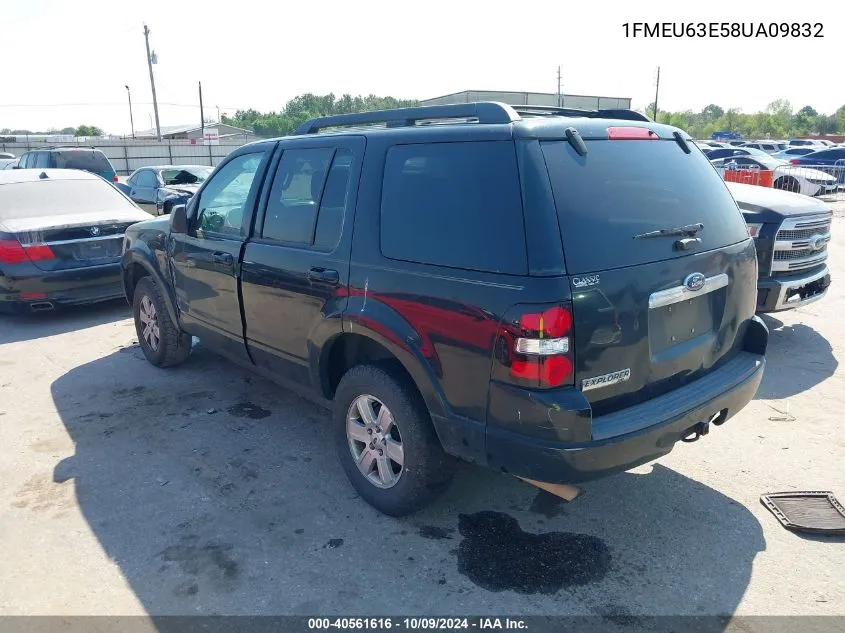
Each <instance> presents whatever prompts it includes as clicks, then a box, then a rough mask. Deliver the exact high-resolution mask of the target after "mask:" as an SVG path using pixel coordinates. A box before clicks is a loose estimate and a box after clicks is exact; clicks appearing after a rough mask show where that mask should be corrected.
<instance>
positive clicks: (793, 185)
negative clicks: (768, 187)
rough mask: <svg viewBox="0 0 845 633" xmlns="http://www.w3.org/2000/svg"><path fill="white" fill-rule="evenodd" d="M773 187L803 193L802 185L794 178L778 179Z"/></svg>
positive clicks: (784, 177)
mask: <svg viewBox="0 0 845 633" xmlns="http://www.w3.org/2000/svg"><path fill="white" fill-rule="evenodd" d="M773 186H774V188H775V189H783V190H784V191H791V192H793V193H798V192H800V191H801V185H800V184H799V183H798V181H797V180H796V179H795V178H793V177H792V176H783V177H781V178H778V179H777V180H775V182H774V185H773Z"/></svg>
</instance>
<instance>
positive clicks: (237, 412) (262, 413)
mask: <svg viewBox="0 0 845 633" xmlns="http://www.w3.org/2000/svg"><path fill="white" fill-rule="evenodd" d="M226 411H227V413H228V414H229V415H233V416H235V417H236V418H250V419H252V420H260V419H261V418H266V417H267V416H269V415H270V414H271V413H272V411H269V410H268V409H264V408H262V407H259V406H258V405H257V404H253V403H251V402H241V403H239V404H236V405H233V406H231V407H229V408H228V409H226Z"/></svg>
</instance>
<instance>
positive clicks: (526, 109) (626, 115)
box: [511, 105, 651, 121]
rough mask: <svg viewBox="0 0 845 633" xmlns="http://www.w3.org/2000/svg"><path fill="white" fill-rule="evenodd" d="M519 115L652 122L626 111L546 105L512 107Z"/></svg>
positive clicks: (632, 111) (637, 113) (635, 113)
mask: <svg viewBox="0 0 845 633" xmlns="http://www.w3.org/2000/svg"><path fill="white" fill-rule="evenodd" d="M511 107H512V108H513V109H514V111H515V112H516V113H517V114H520V115H528V116H531V115H534V116H538V115H539V116H582V117H586V118H590V119H622V120H625V121H651V119H649V118H648V117H647V116H645V115H644V114H641V113H639V112H636V111H635V110H626V109H622V108H620V109H603V110H579V109H578V108H559V107H557V106H546V105H517V106H511Z"/></svg>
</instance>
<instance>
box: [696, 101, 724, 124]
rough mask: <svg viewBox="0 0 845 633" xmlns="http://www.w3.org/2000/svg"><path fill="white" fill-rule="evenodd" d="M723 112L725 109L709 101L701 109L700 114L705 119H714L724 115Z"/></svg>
mask: <svg viewBox="0 0 845 633" xmlns="http://www.w3.org/2000/svg"><path fill="white" fill-rule="evenodd" d="M724 114H725V111H724V110H723V109H722V108H720V107H719V106H717V105H716V104H715V103H711V104H710V105H708V106H707V107H705V108H704V109H703V110H702V111H701V116H703V117H704V118H705V119H706V120H707V121H715V120H716V119H718V118H721V117H722V116H724Z"/></svg>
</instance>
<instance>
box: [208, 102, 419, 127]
mask: <svg viewBox="0 0 845 633" xmlns="http://www.w3.org/2000/svg"><path fill="white" fill-rule="evenodd" d="M414 105H417V102H416V101H413V100H403V99H395V98H393V97H377V96H376V95H369V96H366V97H362V96H356V97H353V96H352V95H348V94H345V95H343V96H342V97H340V98H339V99H338V98H336V97H335V96H334V94H332V93H329V94H327V95H314V94H311V93H307V94H303V95H299V96H298V97H294V98H293V99H291V100H290V101H288V102H287V103H286V104H285V107H284V108H283V109H282V110H280V111H279V112H258V111H257V110H253V109H251V108H250V109H249V110H238V111H237V112H235V115H234V116H227V115H225V114H224V115H223V116H222V121H221V122H222V123H226V124H228V125H234V126H236V127H242V128H246V129H248V130H252V131H253V132H255V133H256V134H257V135H259V136H285V135H286V134H290V133H291V132H292V131H293V130H294V128H296V127H297V126H298V125H299V124H300V123H302V122H303V121H307V120H308V119H312V118H314V117H318V116H327V115H331V114H346V113H349V112H369V111H372V110H386V109H389V108H404V107H408V106H414Z"/></svg>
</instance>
